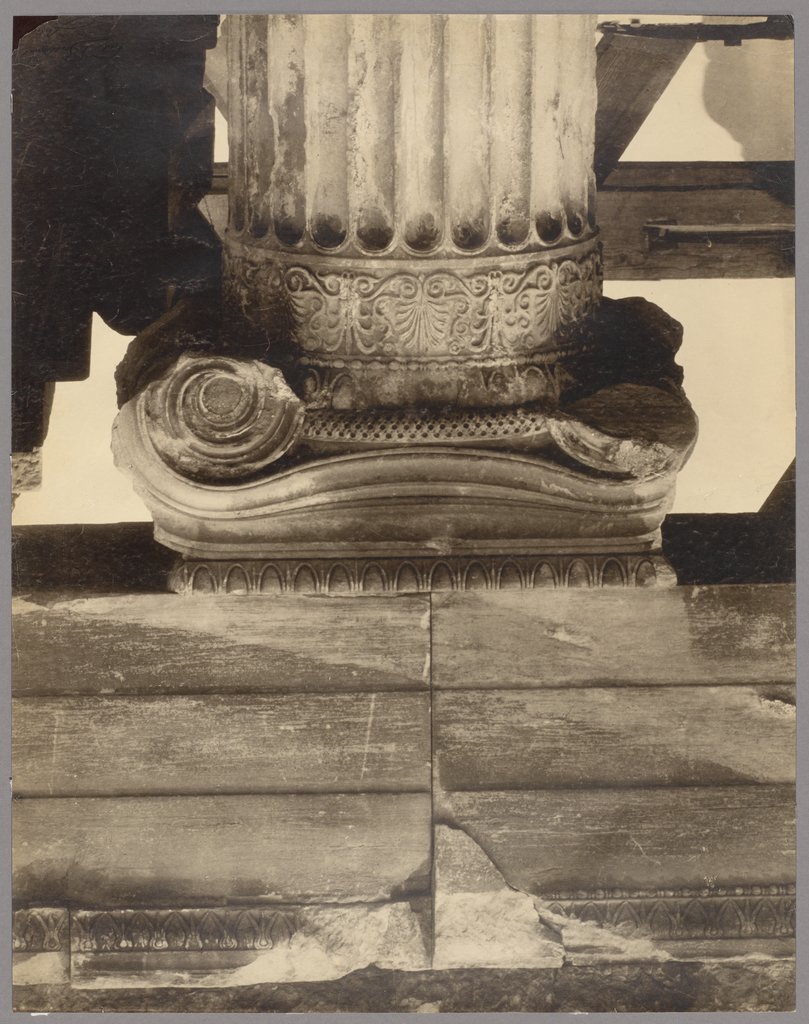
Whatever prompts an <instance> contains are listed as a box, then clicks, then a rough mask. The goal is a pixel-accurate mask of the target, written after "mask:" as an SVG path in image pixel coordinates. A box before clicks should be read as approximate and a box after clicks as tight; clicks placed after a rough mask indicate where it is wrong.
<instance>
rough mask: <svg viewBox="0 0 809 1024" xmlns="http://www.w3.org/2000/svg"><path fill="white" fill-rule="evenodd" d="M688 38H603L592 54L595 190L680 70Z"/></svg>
mask: <svg viewBox="0 0 809 1024" xmlns="http://www.w3.org/2000/svg"><path fill="white" fill-rule="evenodd" d="M693 45H694V42H693V40H691V39H654V38H649V37H638V36H625V35H615V34H612V33H610V34H607V35H604V36H603V37H602V38H601V40H600V42H599V44H598V51H597V64H596V82H597V85H598V110H597V112H596V154H595V173H596V181H597V183H598V184H599V185H600V184H601V182H603V181H604V179H605V178H606V177H607V175H608V174H609V173H610V171H611V170H613V168H614V167H615V166H616V164H617V163H618V161H619V160H620V159H621V156H622V154H623V152H624V150H625V149H626V147H627V146H628V145H629V143H630V142H631V141H632V139H633V138H634V137H635V135H636V134H637V132H638V129H639V128H640V126H641V125H642V124H643V122H644V121H645V120H646V118H647V117H648V116H649V114H650V112H651V110H652V107H654V105H655V103H657V101H658V99H660V97H661V95H662V94H663V90H664V89H665V88H666V86H667V85H668V84H669V82H670V81H671V80H672V78H673V77H674V75H675V74H676V72H677V70H678V69H679V67H680V65H681V64H682V63H683V61H684V60H685V58H686V57H687V56H688V54H689V53H690V52H691V48H692V47H693Z"/></svg>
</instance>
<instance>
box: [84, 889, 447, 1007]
mask: <svg viewBox="0 0 809 1024" xmlns="http://www.w3.org/2000/svg"><path fill="white" fill-rule="evenodd" d="M423 910H424V908H422V907H421V906H420V905H419V904H418V902H415V903H413V904H411V903H407V902H401V903H385V904H376V905H368V904H354V905H344V906H319V907H305V908H298V909H297V910H296V912H295V914H294V922H295V925H296V927H295V926H293V928H291V929H289V930H287V932H286V933H285V934H279V935H277V936H276V941H274V942H273V944H272V946H271V948H268V949H252V950H245V949H242V950H228V949H223V950H212V951H207V952H205V951H200V950H198V949H189V950H181V951H170V952H149V953H143V952H137V951H132V952H114V953H109V952H98V953H89V954H88V953H80V952H79V953H74V954H73V957H72V961H71V975H72V983H73V985H74V986H75V987H79V988H116V989H117V988H153V987H177V986H180V987H183V986H197V987H203V988H231V987H236V986H245V985H265V984H277V983H285V984H288V983H297V982H319V981H332V980H335V979H338V978H342V977H344V976H345V975H347V974H351V973H352V972H354V971H358V970H362V969H364V968H367V967H371V966H373V967H378V968H381V969H384V970H388V971H423V970H426V969H428V968H429V966H430V965H429V959H428V952H427V949H426V945H425V939H424V934H425V933H424V929H423V926H422V922H421V921H420V920H419V917H420V914H422V913H423Z"/></svg>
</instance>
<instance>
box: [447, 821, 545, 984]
mask: <svg viewBox="0 0 809 1024" xmlns="http://www.w3.org/2000/svg"><path fill="white" fill-rule="evenodd" d="M434 850H435V867H434V870H435V947H434V953H433V967H434V968H435V969H436V970H447V969H451V968H459V967H510V968H517V967H559V966H561V964H562V961H563V948H562V943H561V942H560V940H559V938H558V937H557V936H556V935H554V934H553V932H551V931H550V930H549V929H548V928H546V926H545V925H544V924H542V923H541V922H540V919H539V916H538V914H537V910H536V907H535V906H534V902H533V900H532V898H531V897H530V896H527V895H526V894H525V893H521V892H517V891H516V890H514V889H512V888H510V887H509V886H508V885H506V883H505V881H504V879H503V877H502V875H501V874H500V873H499V872H498V871H497V869H496V868H495V866H494V865H493V864H492V862H491V861H490V860H489V858H488V857H487V856H486V854H485V853H484V852H483V850H481V848H480V847H479V846H478V845H477V844H476V843H475V842H474V840H472V839H470V837H469V836H468V835H466V833H465V832H461V831H459V830H457V829H450V828H448V827H447V826H445V825H439V826H437V827H436V830H435V847H434Z"/></svg>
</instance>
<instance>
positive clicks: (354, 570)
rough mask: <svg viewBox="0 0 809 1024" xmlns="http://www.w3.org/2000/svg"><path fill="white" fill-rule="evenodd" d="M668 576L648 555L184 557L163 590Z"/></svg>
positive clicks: (403, 586)
mask: <svg viewBox="0 0 809 1024" xmlns="http://www.w3.org/2000/svg"><path fill="white" fill-rule="evenodd" d="M670 574H671V569H670V568H669V566H668V563H667V562H666V561H665V559H664V558H663V557H662V556H660V555H656V554H654V553H652V552H649V553H648V554H645V553H644V554H640V555H637V554H635V555H621V554H613V553H609V554H604V555H598V556H588V557H580V556H572V557H571V556H562V555H552V554H548V555H542V556H541V557H533V558H521V557H519V556H513V555H508V556H506V557H504V558H487V557H484V556H479V557H476V556H470V557H468V558H451V557H450V558H418V557H416V558H401V559H397V558H363V559H350V558H346V559H340V558H334V559H326V558H324V559H306V560H298V559H275V560H272V561H269V560H264V559H242V560H240V561H231V560H224V559H223V560H215V559H208V560H193V559H188V560H181V561H180V562H179V563H178V564H177V566H176V567H175V569H174V572H173V574H172V579H171V583H170V585H171V588H172V589H173V590H174V591H175V592H177V593H203V594H280V593H350V592H356V593H384V592H386V591H398V592H400V593H401V592H408V593H413V592H420V591H432V590H506V589H521V588H532V587H535V588H539V587H609V586H618V587H625V586H628V587H635V586H639V587H643V586H655V585H657V584H659V583H661V582H663V583H665V582H666V580H668V579H669V577H670Z"/></svg>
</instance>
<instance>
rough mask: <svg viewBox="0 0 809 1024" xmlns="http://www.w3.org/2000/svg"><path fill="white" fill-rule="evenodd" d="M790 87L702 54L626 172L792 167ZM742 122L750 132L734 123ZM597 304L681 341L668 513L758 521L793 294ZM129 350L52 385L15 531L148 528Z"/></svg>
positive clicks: (650, 295)
mask: <svg viewBox="0 0 809 1024" xmlns="http://www.w3.org/2000/svg"><path fill="white" fill-rule="evenodd" d="M655 20H661V19H660V17H659V16H657V17H656V18H655ZM692 20H693V19H692ZM737 72H738V74H737ZM728 75H732V76H733V77H734V78H735V79H736V86H737V87H734V85H733V82H732V81H731V80H730V79H729V78H728ZM706 81H708V82H709V83H710V82H712V81H713V82H714V83H715V84H716V88H715V90H714V99H713V100H712V101H711V113H712V114H713V117H712V116H710V115H709V113H708V112H707V110H706V104H705V100H704V98H703V90H704V88H705V84H706ZM791 82H792V66H791V46H790V44H789V43H783V42H772V41H766V40H762V41H756V42H750V43H745V44H744V45H743V46H742V47H723V46H722V45H721V44H699V45H697V46H695V47H694V49H693V50H692V52H691V54H690V55H689V57H688V58H687V59H686V61H685V62H684V64H683V66H682V67H681V68H680V70H679V72H678V73H677V75H676V77H675V78H674V80H673V81H672V82H671V84H670V85H669V87H668V89H667V90H666V92H665V93H664V94H663V96H662V97H661V99H660V101H659V102H658V104H657V105H656V107H655V109H654V110H653V111H652V114H651V115H650V117H649V118H648V119H647V121H646V123H645V124H644V125H643V127H642V128H641V130H640V132H639V133H638V135H637V136H636V137H635V139H634V140H633V141H632V142H631V143H630V145H629V147H628V149H627V151H626V153H625V154H624V159H626V160H742V159H744V160H767V159H770V160H772V159H791V158H792V151H791V123H792V106H791V103H792V85H791ZM723 83H724V84H723ZM739 109H742V110H744V111H745V119H742V120H741V121H740V122H736V121H734V114H735V113H736V111H738V110H739ZM714 117H720V118H721V120H722V121H723V123H724V124H730V125H731V127H732V128H733V129H734V132H735V135H738V136H740V137H739V138H737V137H734V134H732V132H731V131H730V130H728V129H727V128H726V127H723V126H722V125H720V124H718V123H717V121H716V120H714ZM224 127H225V126H224V120H223V119H222V117H221V115H217V118H216V128H217V147H216V150H217V151H216V159H217V160H224V159H226V155H227V140H226V134H225V131H224ZM604 292H605V294H606V295H608V296H610V297H613V298H620V297H623V296H628V295H643V296H644V297H645V298H647V299H649V300H650V301H652V302H656V303H657V304H658V305H660V306H662V308H663V309H664V310H666V312H667V313H669V314H671V315H672V316H673V317H675V318H676V319H677V320H679V321H680V322H681V323H682V324H683V326H684V329H685V340H684V342H683V347H682V349H681V351H680V356H679V361H680V363H681V364H682V366H683V367H684V369H685V388H686V392H687V394H688V397H689V399H690V400H691V403H692V404H693V406H694V408H695V410H696V412H697V415H698V416H699V420H700V432H699V441H698V443H697V446H696V449H695V452H694V454H693V455H692V457H691V460H690V462H689V463H688V464H687V465H686V467H685V469H684V470H683V471H682V473H681V474H680V477H679V480H678V485H677V498H676V502H675V506H674V511H675V512H753V511H757V510H758V509H759V508H760V507H761V505H762V504H763V502H764V501H765V499H766V498H767V496H768V494H769V493H770V491H771V490H772V488H773V487H774V486H775V484H776V483H777V482H778V480H779V478H780V477H781V475H782V474H783V472H784V470H785V469H786V468H787V466H788V465H789V463H790V462H791V460H792V459H793V457H794V452H795V446H794V444H795V443H794V437H795V399H794V391H795V378H794V372H795V371H794V356H795V325H794V318H795V313H794V307H795V294H794V281H793V280H792V279H768V280H751V279H727V280H721V279H710V280H705V281H607V282H606V283H605V287H604ZM130 340H131V339H129V338H124V337H121V336H120V335H117V334H116V333H115V332H114V331H112V330H111V329H110V328H108V327H107V326H106V325H105V324H104V323H103V322H102V321H101V320H100V319H99V318H98V317H95V318H94V321H93V344H92V358H91V368H90V377H89V379H88V380H86V381H81V382H77V383H60V384H57V386H56V396H55V400H54V405H53V413H52V415H51V421H50V429H49V433H48V437H47V439H46V441H45V445H44V448H43V458H42V470H43V485H42V488H41V489H40V490H38V491H26V492H23V494H21V495H20V497H19V498H18V500H17V506H16V509H15V512H14V523H15V524H17V525H22V524H35V523H107V522H134V521H144V520H149V519H150V518H151V517H150V516H149V513H148V511H147V509H146V506H145V505H144V504H143V502H142V501H141V500H140V499H139V498H138V497H137V495H135V493H134V492H133V490H132V487H131V485H130V483H129V480H128V479H127V478H126V477H124V476H123V475H122V474H121V473H120V472H119V471H118V470H117V469H116V468H115V466H114V465H113V462H112V455H111V452H110V430H111V426H112V422H113V420H114V418H115V415H116V406H115V384H114V379H113V374H114V371H115V366H116V365H117V363H118V362H119V361H120V360H121V358H122V357H123V354H124V352H125V350H126V347H127V345H128V343H129V341H130Z"/></svg>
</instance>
